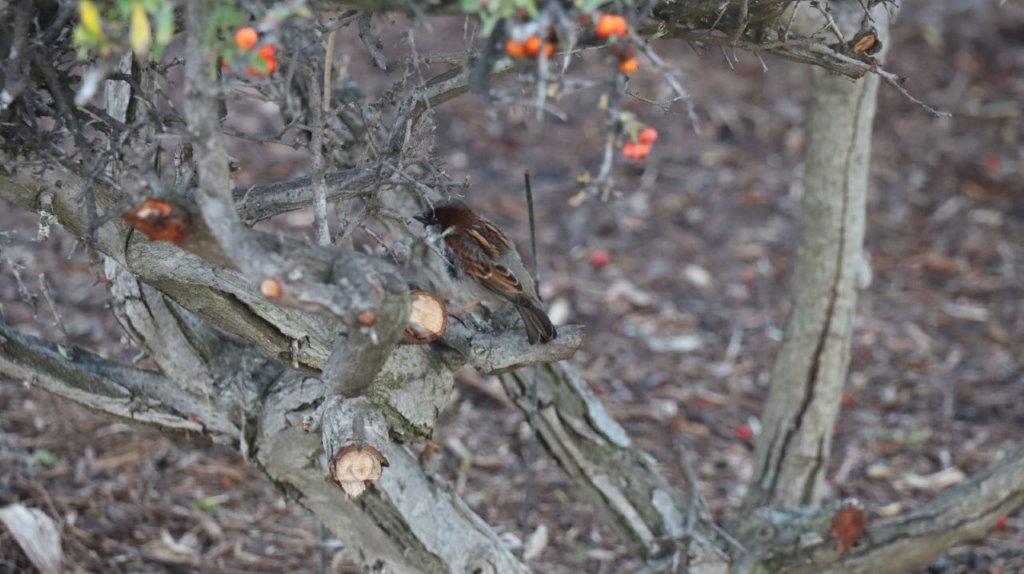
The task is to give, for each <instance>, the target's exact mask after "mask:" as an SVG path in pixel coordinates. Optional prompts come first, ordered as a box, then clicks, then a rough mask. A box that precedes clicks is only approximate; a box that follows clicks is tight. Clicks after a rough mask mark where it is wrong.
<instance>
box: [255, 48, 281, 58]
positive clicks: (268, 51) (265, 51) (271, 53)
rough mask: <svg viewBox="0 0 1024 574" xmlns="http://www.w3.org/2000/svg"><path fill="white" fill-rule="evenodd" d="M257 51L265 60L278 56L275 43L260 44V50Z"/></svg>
mask: <svg viewBox="0 0 1024 574" xmlns="http://www.w3.org/2000/svg"><path fill="white" fill-rule="evenodd" d="M256 53H257V54H259V57H261V58H263V59H264V60H273V59H274V58H276V57H277V46H275V45H273V44H264V45H262V46H260V51H259V52H256Z"/></svg>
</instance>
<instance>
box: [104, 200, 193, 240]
mask: <svg viewBox="0 0 1024 574" xmlns="http://www.w3.org/2000/svg"><path fill="white" fill-rule="evenodd" d="M121 217H122V218H123V219H124V220H125V222H127V223H128V225H130V226H132V227H133V228H134V229H136V230H138V231H139V232H141V233H142V234H143V235H145V236H146V237H148V238H150V239H152V240H153V241H170V242H171V243H181V242H182V241H183V240H184V239H185V232H186V231H187V230H188V212H187V211H185V210H184V209H183V208H181V207H179V206H177V205H175V204H173V203H171V202H169V201H167V200H165V199H147V200H146V201H143V202H142V203H141V204H139V205H138V206H137V207H135V208H134V209H131V210H129V211H126V212H124V213H123V214H122V215H121Z"/></svg>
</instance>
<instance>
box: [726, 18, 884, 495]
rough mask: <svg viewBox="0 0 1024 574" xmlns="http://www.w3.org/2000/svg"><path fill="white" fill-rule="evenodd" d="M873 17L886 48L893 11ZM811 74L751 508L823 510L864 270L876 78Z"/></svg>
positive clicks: (849, 29) (845, 23)
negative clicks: (785, 305)
mask: <svg viewBox="0 0 1024 574" xmlns="http://www.w3.org/2000/svg"><path fill="white" fill-rule="evenodd" d="M832 5H833V6H834V7H835V8H836V10H835V12H836V14H835V15H836V21H837V23H839V25H840V26H841V27H842V28H843V29H844V31H845V35H846V37H847V38H849V37H851V36H853V33H854V32H856V31H857V30H858V28H859V27H860V26H861V23H862V20H863V16H864V13H863V10H862V9H861V7H860V4H859V3H858V2H857V1H855V0H850V1H845V0H844V1H842V2H833V3H832ZM805 11H810V8H807V9H805ZM872 13H873V15H874V20H875V21H874V27H875V29H876V30H877V31H878V34H879V36H880V38H881V41H882V42H883V45H886V44H888V42H889V37H888V12H887V10H886V7H884V6H878V7H876V8H875V9H874V10H873V11H872ZM811 74H812V78H813V81H812V102H811V110H810V116H809V118H808V121H807V126H806V134H807V138H806V141H807V152H806V160H805V167H804V191H803V199H802V202H801V211H802V215H801V218H800V222H801V232H800V242H799V246H798V249H797V259H796V269H795V270H794V273H793V279H792V303H791V304H792V310H791V311H790V315H789V320H788V323H787V324H786V330H785V335H784V337H783V342H782V347H781V349H780V350H779V352H778V355H777V356H776V358H775V363H774V365H773V367H772V375H771V391H770V394H769V397H768V402H767V405H766V407H765V412H764V423H763V429H764V431H763V433H762V435H761V437H760V438H759V439H758V442H757V449H756V454H755V459H756V463H755V471H754V472H755V475H754V477H753V480H752V481H751V483H750V490H749V491H748V495H747V497H746V500H745V502H744V506H745V507H746V508H748V509H753V508H757V507H760V506H766V505H782V506H796V505H809V504H816V503H817V502H819V499H820V486H821V484H822V480H823V478H824V476H825V472H826V471H827V469H828V461H829V451H830V449H831V444H832V427H833V425H834V424H835V420H836V416H837V415H838V412H839V406H840V401H841V396H842V392H843V384H844V382H845V381H846V375H847V369H848V367H849V362H850V338H851V334H852V332H853V320H854V310H855V308H856V303H857V289H858V277H860V276H861V274H860V270H861V269H862V266H863V265H866V261H865V256H864V249H863V244H864V227H865V215H866V204H867V194H868V168H869V165H870V158H871V128H872V123H873V121H874V117H875V100H876V94H877V92H878V78H877V77H876V76H874V75H868V76H866V77H864V78H861V79H860V80H856V81H851V80H849V79H847V78H843V77H840V76H837V75H834V74H831V73H829V72H826V71H824V70H819V69H813V70H811Z"/></svg>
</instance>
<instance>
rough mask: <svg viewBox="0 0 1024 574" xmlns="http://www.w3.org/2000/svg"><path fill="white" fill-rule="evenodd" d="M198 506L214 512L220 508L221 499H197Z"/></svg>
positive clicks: (204, 510)
mask: <svg viewBox="0 0 1024 574" xmlns="http://www.w3.org/2000/svg"><path fill="white" fill-rule="evenodd" d="M196 508H198V509H199V510H201V511H202V512H213V511H215V510H217V509H219V508H220V501H219V500H217V499H216V498H200V499H199V500H197V501H196Z"/></svg>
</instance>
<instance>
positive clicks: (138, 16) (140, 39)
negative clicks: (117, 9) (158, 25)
mask: <svg viewBox="0 0 1024 574" xmlns="http://www.w3.org/2000/svg"><path fill="white" fill-rule="evenodd" d="M128 41H129V43H130V44H131V47H132V50H134V51H135V53H136V54H140V55H144V54H145V53H146V52H148V51H149V45H150V44H151V43H152V41H153V34H152V31H151V30H150V29H149V18H148V17H147V16H146V9H145V8H143V7H142V3H141V2H132V23H131V28H130V29H129V33H128Z"/></svg>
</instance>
